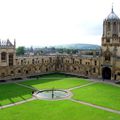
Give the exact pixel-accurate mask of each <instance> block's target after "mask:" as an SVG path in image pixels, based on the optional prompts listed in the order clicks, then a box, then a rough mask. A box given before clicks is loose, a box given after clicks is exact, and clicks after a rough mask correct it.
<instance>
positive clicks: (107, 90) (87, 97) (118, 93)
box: [72, 83, 120, 110]
mask: <svg viewBox="0 0 120 120" xmlns="http://www.w3.org/2000/svg"><path fill="white" fill-rule="evenodd" d="M72 92H73V94H74V96H73V98H75V99H77V100H81V101H85V102H89V103H92V104H96V105H100V106H105V107H108V108H112V109H116V110H120V87H116V86H113V85H109V84H103V83H96V84H93V85H90V86H86V87H83V88H79V89H75V90H73V91H72Z"/></svg>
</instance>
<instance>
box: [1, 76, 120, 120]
mask: <svg viewBox="0 0 120 120" xmlns="http://www.w3.org/2000/svg"><path fill="white" fill-rule="evenodd" d="M51 88H55V89H63V90H69V91H70V92H71V93H72V96H71V97H70V98H66V99H63V100H52V101H50V100H38V99H37V98H33V95H32V91H36V90H44V89H51ZM119 91H120V86H119V85H116V84H114V83H109V82H106V81H104V82H102V81H98V80H89V79H83V78H78V77H72V76H69V75H64V74H52V75H45V76H41V77H39V78H33V79H28V80H23V81H14V82H11V83H1V84H0V118H1V120H38V119H40V120H47V119H50V120H62V119H63V120H64V119H66V120H67V119H68V120H76V119H81V118H82V120H93V119H96V120H120V94H119ZM23 101H24V102H23Z"/></svg>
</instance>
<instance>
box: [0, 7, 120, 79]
mask: <svg viewBox="0 0 120 120" xmlns="http://www.w3.org/2000/svg"><path fill="white" fill-rule="evenodd" d="M101 43H102V44H101V49H100V50H99V53H100V54H96V53H97V51H93V52H94V54H93V55H89V56H88V55H83V54H80V55H64V54H63V55H57V54H56V55H36V56H28V57H25V56H16V43H15V42H14V44H12V43H11V42H10V41H9V40H7V41H6V42H4V41H2V42H1V43H0V81H2V80H11V79H12V80H14V79H20V78H24V77H30V76H35V75H41V74H45V73H54V72H58V73H67V74H75V75H79V76H87V77H89V78H102V79H109V80H120V19H119V17H118V16H117V15H116V14H115V13H114V11H113V9H112V11H111V13H110V14H109V15H108V17H107V18H106V19H105V20H104V21H103V35H102V38H101Z"/></svg>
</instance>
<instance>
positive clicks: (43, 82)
mask: <svg viewBox="0 0 120 120" xmlns="http://www.w3.org/2000/svg"><path fill="white" fill-rule="evenodd" d="M89 82H90V81H89V80H85V79H81V78H76V77H64V76H62V77H60V75H59V77H58V78H56V77H54V76H49V78H46V77H42V78H39V79H32V80H28V81H24V82H20V83H21V84H25V85H29V86H32V87H34V88H37V89H51V88H59V89H68V88H71V87H75V86H79V85H83V84H87V83H89Z"/></svg>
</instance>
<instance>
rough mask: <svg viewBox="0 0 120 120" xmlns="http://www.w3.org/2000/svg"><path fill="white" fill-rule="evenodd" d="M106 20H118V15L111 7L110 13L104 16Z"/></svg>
mask: <svg viewBox="0 0 120 120" xmlns="http://www.w3.org/2000/svg"><path fill="white" fill-rule="evenodd" d="M106 19H107V20H119V17H118V16H117V15H116V14H115V13H114V11H113V8H112V10H111V13H110V14H109V15H108V17H107V18H106Z"/></svg>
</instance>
